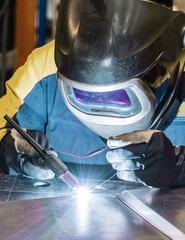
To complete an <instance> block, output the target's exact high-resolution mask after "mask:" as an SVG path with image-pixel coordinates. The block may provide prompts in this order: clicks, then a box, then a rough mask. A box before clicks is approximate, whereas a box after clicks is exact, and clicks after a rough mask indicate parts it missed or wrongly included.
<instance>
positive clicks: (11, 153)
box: [0, 129, 57, 179]
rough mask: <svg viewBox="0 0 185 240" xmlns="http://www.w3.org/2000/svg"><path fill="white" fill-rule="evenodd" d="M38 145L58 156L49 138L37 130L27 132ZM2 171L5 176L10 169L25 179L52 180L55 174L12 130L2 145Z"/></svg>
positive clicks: (0, 146)
mask: <svg viewBox="0 0 185 240" xmlns="http://www.w3.org/2000/svg"><path fill="white" fill-rule="evenodd" d="M26 132H27V133H28V134H29V135H30V136H31V137H32V138H33V139H35V141H36V142H37V143H39V144H40V145H41V146H42V147H44V148H45V149H46V150H47V151H48V152H50V153H51V154H53V155H55V156H57V153H56V152H55V151H54V150H53V149H52V147H51V145H50V143H49V141H48V139H47V137H46V136H45V135H44V134H43V133H42V132H41V131H37V130H28V129H27V130H26ZM0 159H1V160H0V163H1V169H2V171H3V172H4V173H5V174H8V173H9V170H10V168H12V169H14V170H15V171H16V172H17V173H18V174H20V175H23V176H25V177H30V178H36V179H51V178H53V177H54V176H55V174H54V173H53V172H52V171H51V170H49V169H48V168H47V167H46V165H45V162H44V160H43V159H42V158H41V157H40V156H39V154H38V153H37V152H36V150H35V149H34V148H33V147H32V146H31V145H30V144H29V143H28V142H27V141H26V140H25V139H24V138H23V137H22V136H21V135H20V134H19V133H18V132H17V131H16V130H15V129H12V130H11V131H10V132H9V133H8V134H6V136H5V137H4V139H3V140H2V141H1V144H0Z"/></svg>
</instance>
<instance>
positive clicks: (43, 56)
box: [0, 41, 56, 141]
mask: <svg viewBox="0 0 185 240" xmlns="http://www.w3.org/2000/svg"><path fill="white" fill-rule="evenodd" d="M53 73H56V65H55V62H54V41H51V42H50V43H48V44H46V45H45V46H43V47H41V48H37V49H35V50H34V51H33V52H32V53H31V54H30V55H29V56H28V58H27V61H26V62H25V64H24V65H23V66H21V67H20V68H19V69H17V71H16V72H15V73H14V75H13V76H12V77H11V79H9V80H8V81H7V82H6V94H5V95H4V96H3V97H2V98H0V109H1V111H0V141H1V140H2V138H3V137H4V136H5V134H6V133H7V127H6V120H5V119H4V115H6V114H8V115H9V116H10V117H11V118H12V117H13V116H14V115H16V114H17V113H18V111H19V109H20V108H21V106H22V105H23V104H24V102H25V98H26V97H27V96H28V95H29V93H31V92H32V90H33V89H34V87H35V86H36V85H37V84H38V83H39V82H40V81H41V80H42V79H43V78H45V77H47V76H48V75H50V74H53ZM35 101H37V99H35Z"/></svg>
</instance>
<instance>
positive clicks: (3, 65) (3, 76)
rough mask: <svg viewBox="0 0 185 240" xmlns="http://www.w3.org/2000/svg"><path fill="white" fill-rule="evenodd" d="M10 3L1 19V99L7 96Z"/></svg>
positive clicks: (2, 12)
mask: <svg viewBox="0 0 185 240" xmlns="http://www.w3.org/2000/svg"><path fill="white" fill-rule="evenodd" d="M9 3H10V0H6V1H5V3H4V5H3V7H2V9H1V11H0V18H3V19H2V23H3V25H2V54H1V68H0V70H1V77H0V97H2V96H3V95H4V94H5V91H6V90H5V81H6V71H7V57H6V51H7V38H8V19H9V8H8V6H9Z"/></svg>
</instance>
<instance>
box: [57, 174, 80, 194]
mask: <svg viewBox="0 0 185 240" xmlns="http://www.w3.org/2000/svg"><path fill="white" fill-rule="evenodd" d="M60 178H61V179H62V180H63V181H64V182H65V183H66V184H67V185H68V186H69V187H70V188H72V189H74V190H75V191H76V192H78V191H79V190H80V189H81V187H82V185H81V184H80V182H79V181H78V179H77V178H76V177H75V176H74V175H73V174H72V173H71V172H70V171H69V170H68V171H66V172H65V173H64V174H63V175H62V176H61V177H60Z"/></svg>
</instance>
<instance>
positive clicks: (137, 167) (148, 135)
mask: <svg viewBox="0 0 185 240" xmlns="http://www.w3.org/2000/svg"><path fill="white" fill-rule="evenodd" d="M107 144H108V146H109V148H111V149H112V150H110V151H109V152H108V153H107V156H106V157H107V160H108V161H109V162H110V163H111V164H112V167H113V168H114V169H116V170H117V175H118V177H119V178H120V179H122V180H126V181H133V182H139V183H143V184H145V185H148V186H154V187H172V186H182V185H185V163H184V162H185V147H184V146H178V147H176V146H173V145H172V143H171V142H170V140H169V139H168V138H167V137H166V135H165V134H164V133H163V132H160V131H157V130H144V131H135V132H132V133H126V134H123V135H120V136H117V137H111V138H109V139H108V143H107Z"/></svg>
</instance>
